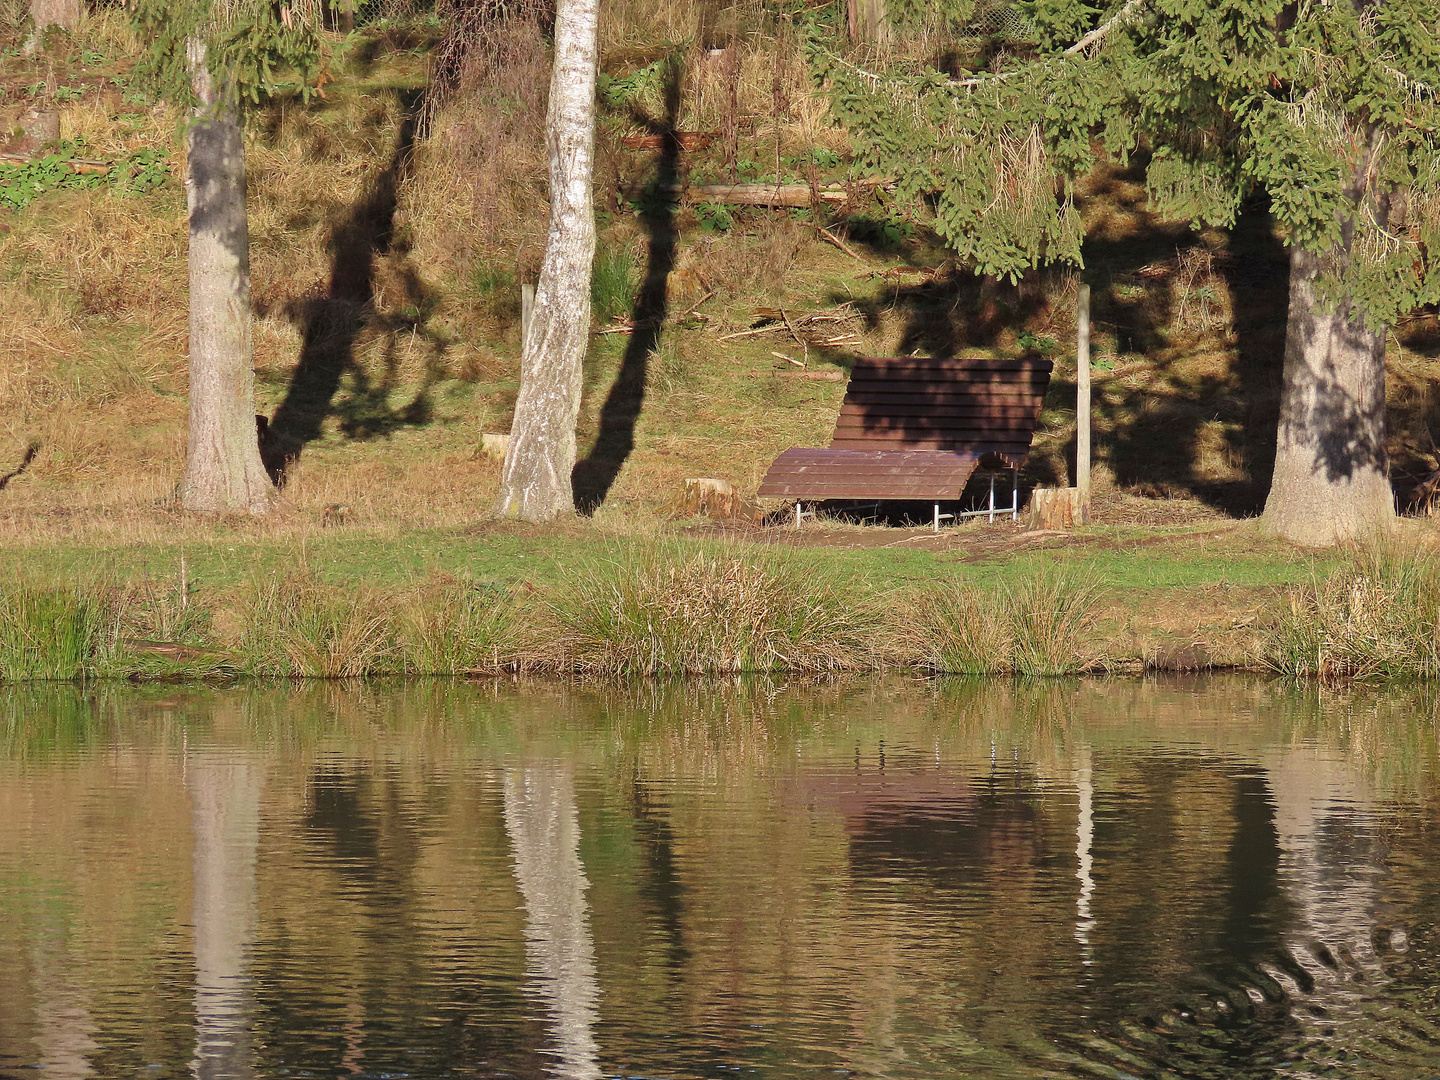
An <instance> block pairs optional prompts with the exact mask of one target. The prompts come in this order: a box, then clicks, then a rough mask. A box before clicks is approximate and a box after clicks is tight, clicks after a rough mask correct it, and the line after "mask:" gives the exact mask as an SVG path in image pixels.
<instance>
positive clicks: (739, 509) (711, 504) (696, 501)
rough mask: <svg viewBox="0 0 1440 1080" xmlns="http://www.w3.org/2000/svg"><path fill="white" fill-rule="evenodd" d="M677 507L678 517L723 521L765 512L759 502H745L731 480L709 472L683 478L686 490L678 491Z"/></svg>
mask: <svg viewBox="0 0 1440 1080" xmlns="http://www.w3.org/2000/svg"><path fill="white" fill-rule="evenodd" d="M677 509H678V516H681V517H708V518H718V519H720V520H722V521H750V522H758V521H760V520H761V519H762V518H763V517H764V516H765V515H764V513H763V512H762V511H761V510H760V508H759V507H758V506H755V505H754V504H752V503H749V502H746V501H745V499H744V498H742V497H741V495H740V493H739V492H738V491H736V490H735V485H734V484H732V483H730V481H728V480H716V479H715V478H713V477H709V476H698V477H694V478H692V479H689V480H686V481H685V490H684V491H683V492H681V494H680V499H679V507H678V508H677Z"/></svg>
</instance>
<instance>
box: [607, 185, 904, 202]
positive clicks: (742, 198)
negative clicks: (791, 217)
mask: <svg viewBox="0 0 1440 1080" xmlns="http://www.w3.org/2000/svg"><path fill="white" fill-rule="evenodd" d="M886 183H887V182H886V181H883V180H861V181H858V182H857V183H855V184H853V185H851V187H845V186H843V185H841V184H826V185H825V186H824V187H822V188H820V189H819V191H818V192H817V193H816V194H818V196H819V198H820V201H821V202H824V203H831V204H835V205H838V204H840V203H843V202H845V200H846V199H848V198H849V197H850V192H851V190H852V189H853V188H857V187H859V188H876V187H884V186H885V185H886ZM620 193H621V194H622V195H623V196H624V197H625V198H627V199H640V198H643V197H645V195H646V194H656V195H668V196H670V197H672V198H675V199H679V200H681V201H684V202H690V203H724V204H726V205H728V206H794V207H808V206H809V205H810V195H811V192H810V185H809V184H700V185H692V186H689V187H686V186H684V185H682V184H655V185H646V184H624V185H621V188H620Z"/></svg>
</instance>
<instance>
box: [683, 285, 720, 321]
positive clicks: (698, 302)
mask: <svg viewBox="0 0 1440 1080" xmlns="http://www.w3.org/2000/svg"><path fill="white" fill-rule="evenodd" d="M714 295H715V290H714V289H711V290H710V291H709V292H707V293H706V294H705V295H704V296H702V297H700V299H699V300H696V301H695V302H694V303H693V304H691V305H690V306H689V307H688V308H686V309H685V310H684V311H682V312H681V313H680V314H679V315H677V316H676V318H678V319H683V318H685V317H686V316H687V315H694V314H695V309H696V308H698V307H699V306H700V305H701V304H703V303H704V302H705V301H706V300H709V299H710V298H711V297H712V296H714Z"/></svg>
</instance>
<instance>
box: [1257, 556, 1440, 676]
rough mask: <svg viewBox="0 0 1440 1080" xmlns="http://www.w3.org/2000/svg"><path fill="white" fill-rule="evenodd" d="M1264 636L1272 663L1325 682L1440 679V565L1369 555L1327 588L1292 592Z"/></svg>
mask: <svg viewBox="0 0 1440 1080" xmlns="http://www.w3.org/2000/svg"><path fill="white" fill-rule="evenodd" d="M1287 599H1288V601H1289V603H1288V605H1287V609H1286V610H1285V611H1283V612H1282V613H1281V614H1280V615H1278V616H1277V617H1276V618H1275V619H1273V620H1272V621H1271V623H1270V625H1269V626H1268V627H1267V628H1266V650H1265V655H1266V660H1267V662H1268V663H1269V664H1270V666H1271V667H1272V668H1273V669H1274V670H1276V671H1278V672H1280V673H1282V674H1285V675H1292V676H1298V677H1302V678H1320V679H1325V680H1340V679H1369V678H1378V677H1382V676H1390V677H1394V676H1401V677H1407V676H1408V677H1415V678H1433V677H1435V676H1436V675H1440V561H1437V560H1436V559H1435V558H1434V556H1431V555H1425V554H1421V553H1416V552H1412V553H1408V554H1407V553H1400V552H1396V551H1393V550H1387V549H1386V548H1384V547H1379V546H1377V547H1369V548H1364V549H1361V550H1359V551H1357V552H1355V553H1354V555H1353V556H1352V558H1351V561H1350V564H1349V565H1348V566H1346V567H1345V568H1343V569H1341V570H1340V571H1338V572H1337V573H1335V574H1333V575H1332V576H1330V577H1329V578H1327V579H1325V580H1323V581H1312V582H1311V583H1310V584H1309V585H1306V586H1304V587H1303V588H1299V589H1295V590H1292V591H1291V592H1290V594H1289V596H1288V598H1287Z"/></svg>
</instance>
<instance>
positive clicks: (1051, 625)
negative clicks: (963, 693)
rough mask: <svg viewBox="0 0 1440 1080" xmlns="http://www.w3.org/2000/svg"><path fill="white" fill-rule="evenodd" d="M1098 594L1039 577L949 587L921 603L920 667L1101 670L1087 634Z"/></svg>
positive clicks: (932, 591)
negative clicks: (992, 585)
mask: <svg viewBox="0 0 1440 1080" xmlns="http://www.w3.org/2000/svg"><path fill="white" fill-rule="evenodd" d="M1098 602H1099V590H1098V589H1097V588H1095V587H1094V586H1093V585H1090V584H1087V583H1084V582H1082V581H1079V580H1076V579H1075V578H1069V577H1061V576H1058V575H1054V574H1037V575H1036V576H1034V577H1030V578H1026V579H1024V580H1021V581H1020V582H1018V583H1017V584H1015V585H1013V586H1011V587H1009V588H1005V589H1000V590H992V589H977V588H976V587H975V586H974V585H973V584H962V583H959V582H953V581H952V582H943V583H941V584H938V585H934V586H930V587H928V588H925V589H922V590H920V592H919V593H918V595H917V597H916V599H915V616H916V618H915V630H914V632H913V634H912V640H914V641H915V644H916V645H917V646H918V648H919V652H920V663H921V665H922V666H923V667H926V668H929V669H930V670H933V671H938V672H945V673H948V674H955V675H996V674H1017V675H1072V674H1078V673H1080V672H1084V671H1089V670H1092V669H1094V668H1096V667H1099V666H1103V665H1104V662H1105V658H1104V657H1103V656H1101V655H1100V654H1099V653H1098V652H1097V650H1096V648H1095V645H1094V643H1093V642H1091V641H1090V640H1089V637H1088V634H1087V631H1088V630H1089V629H1090V627H1091V626H1092V625H1093V623H1094V621H1095V614H1096V609H1097V606H1098Z"/></svg>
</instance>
